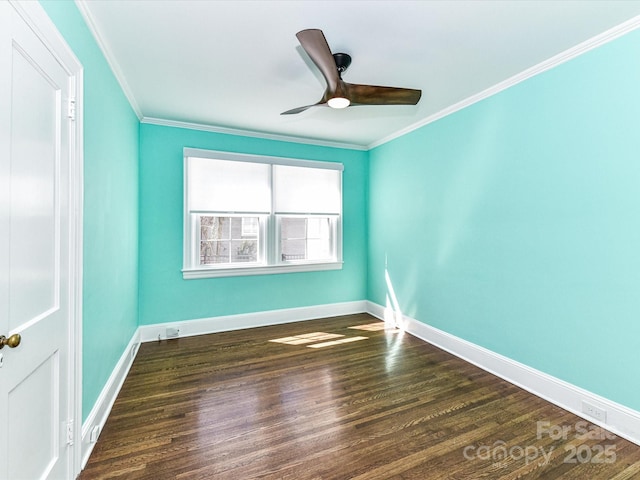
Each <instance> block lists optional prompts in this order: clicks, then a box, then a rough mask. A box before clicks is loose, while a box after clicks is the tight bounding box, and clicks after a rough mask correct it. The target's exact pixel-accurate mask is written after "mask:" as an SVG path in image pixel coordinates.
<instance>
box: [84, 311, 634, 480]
mask: <svg viewBox="0 0 640 480" xmlns="http://www.w3.org/2000/svg"><path fill="white" fill-rule="evenodd" d="M374 322H376V320H375V319H374V318H372V317H371V316H369V315H366V314H359V315H350V316H344V317H336V318H330V319H322V320H315V321H312V322H299V323H291V324H285V325H279V326H273V327H262V328H256V329H251V330H243V331H233V332H225V333H219V334H213V335H203V336H198V337H189V338H180V339H177V340H170V341H163V342H154V343H146V344H143V345H141V346H140V350H139V353H138V356H137V358H136V360H135V362H134V365H133V366H132V368H131V371H130V373H129V376H128V377H127V379H126V381H125V383H124V385H123V388H122V390H121V392H120V394H119V396H118V399H117V400H116V402H115V404H114V406H113V410H112V412H111V415H110V416H109V419H108V421H107V423H106V425H105V428H104V431H103V432H102V435H101V436H100V439H99V440H98V443H97V444H96V446H95V448H94V451H93V453H92V455H91V458H90V459H89V462H88V464H87V466H86V468H85V470H84V471H83V472H82V474H81V476H80V479H81V480H88V479H107V478H120V479H153V480H164V479H185V480H186V479H188V480H195V479H222V480H226V479H232V480H237V479H242V480H245V479H295V480H318V479H321V480H332V479H336V480H344V479H360V480H365V479H366V480H376V479H381V480H401V479H402V480H406V479H421V480H424V479H429V480H431V479H461V480H463V479H464V480H466V479H479V478H488V479H519V478H526V479H546V478H549V479H555V478H563V479H565V478H566V479H591V480H599V479H603V480H604V479H606V480H610V479H616V480H628V479H640V447H639V446H637V445H635V444H633V443H630V442H628V441H626V440H624V439H621V438H606V437H604V438H591V439H585V438H581V437H579V436H578V435H576V426H578V425H580V426H588V427H589V428H595V426H593V425H590V424H588V422H585V421H584V420H583V419H580V418H578V417H576V416H574V415H572V414H570V413H568V412H566V411H565V410H562V409H561V408H558V407H556V406H555V405H552V404H550V403H548V402H545V401H544V400H542V399H540V398H538V397H536V396H534V395H531V394H529V393H528V392H525V391H524V390H522V389H520V388H518V387H516V386H515V385H512V384H510V383H508V382H505V381H503V380H500V379H498V378H497V377H495V376H493V375H490V374H488V373H486V372H484V371H482V370H480V369H479V368H477V367H475V366H473V365H471V364H468V363H466V362H464V361H462V360H460V359H458V358H456V357H453V356H452V355H450V354H448V353H446V352H443V351H442V350H439V349H437V348H435V347H433V346H431V345H428V344H426V343H424V342H422V341H421V340H419V339H416V338H414V337H412V336H410V335H408V334H404V333H402V332H399V331H391V330H376V329H375V328H374V329H370V328H369V327H368V328H369V329H366V328H365V329H352V328H350V327H353V326H358V325H365V324H371V323H374ZM318 332H321V333H324V334H328V336H327V337H323V336H322V335H321V334H318ZM311 333H314V336H313V338H315V339H316V340H314V341H312V342H309V343H298V341H299V339H294V341H293V343H298V344H287V343H280V342H272V341H270V340H274V339H283V338H285V337H292V336H297V335H306V334H311ZM356 337H365V339H360V340H359V339H357V338H356ZM309 338H312V337H311V336H307V337H303V341H306V340H305V339H309ZM340 339H347V342H345V343H338V344H330V345H328V346H321V347H320V348H309V346H310V345H315V346H317V344H320V343H323V342H331V341H332V340H340ZM537 422H547V425H548V426H550V427H559V428H562V427H565V429H567V431H569V432H571V433H570V434H568V435H566V438H554V437H553V436H552V435H549V434H548V432H546V433H545V432H543V433H542V434H541V433H540V431H539V428H538V423H537ZM579 422H582V423H579ZM605 449H606V450H605ZM605 451H606V452H608V456H605V454H604V452H605ZM572 452H574V453H577V455H576V454H574V455H573V456H572Z"/></svg>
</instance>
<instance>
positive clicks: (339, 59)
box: [333, 53, 351, 74]
mask: <svg viewBox="0 0 640 480" xmlns="http://www.w3.org/2000/svg"><path fill="white" fill-rule="evenodd" d="M333 59H334V60H335V61H336V67H337V68H338V72H339V73H341V74H342V73H343V72H344V71H345V70H346V69H347V68H349V65H351V56H350V55H348V54H346V53H334V54H333Z"/></svg>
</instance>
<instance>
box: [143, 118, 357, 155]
mask: <svg viewBox="0 0 640 480" xmlns="http://www.w3.org/2000/svg"><path fill="white" fill-rule="evenodd" d="M140 123H146V124H149V125H159V126H161V127H176V128H186V129H187V130H201V131H203V132H213V133H222V134H225V135H237V136H240V137H251V138H262V139H265V140H277V141H280V142H289V143H303V144H305V145H316V146H319V147H331V148H344V149H347V150H361V151H367V150H369V148H368V147H366V146H365V145H359V144H356V143H346V142H334V141H331V140H320V139H313V138H306V137H296V136H294V135H282V134H276V133H266V132H258V131H254V130H243V129H239V128H228V127H219V126H215V125H205V124H203V123H192V122H180V121H177V120H166V119H163V118H154V117H142V118H141V119H140Z"/></svg>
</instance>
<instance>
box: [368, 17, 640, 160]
mask: <svg viewBox="0 0 640 480" xmlns="http://www.w3.org/2000/svg"><path fill="white" fill-rule="evenodd" d="M638 28H640V15H638V16H636V17H633V18H631V19H629V20H627V21H626V22H624V23H621V24H620V25H617V26H615V27H613V28H610V29H609V30H606V31H604V32H602V33H601V34H599V35H596V36H595V37H592V38H590V39H589V40H586V41H584V42H582V43H579V44H578V45H576V46H575V47H571V48H569V49H568V50H565V51H564V52H561V53H559V54H557V55H554V56H553V57H551V58H549V59H548V60H545V61H543V62H540V63H538V64H537V65H534V66H533V67H531V68H528V69H526V70H524V71H522V72H520V73H518V74H516V75H514V76H512V77H509V78H507V79H506V80H503V81H502V82H499V83H497V84H495V85H493V86H492V87H489V88H487V89H486V90H483V91H481V92H479V93H476V94H475V95H471V96H470V97H467V98H466V99H464V100H461V101H460V102H458V103H454V104H453V105H451V106H449V107H447V108H444V109H442V110H440V111H439V112H437V113H434V114H433V115H429V116H428V117H426V118H424V119H422V120H420V121H419V122H416V123H414V124H412V125H409V126H408V127H405V128H403V129H401V130H398V131H397V132H395V133H392V134H391V135H388V136H386V137H384V138H382V139H380V140H378V141H376V142H373V143H371V144H369V145H368V146H367V150H372V149H374V148H376V147H379V146H380V145H383V144H385V143H388V142H390V141H391V140H395V139H396V138H399V137H402V136H403V135H406V134H407V133H410V132H412V131H414V130H417V129H419V128H421V127H424V126H425V125H428V124H430V123H433V122H435V121H437V120H440V119H441V118H444V117H446V116H448V115H451V114H452V113H455V112H457V111H459V110H462V109H464V108H467V107H469V106H471V105H473V104H474V103H477V102H480V101H482V100H484V99H485V98H489V97H491V96H493V95H496V94H497V93H500V92H502V91H503V90H506V89H507V88H510V87H513V86H514V85H517V84H518V83H521V82H524V81H525V80H528V79H529V78H532V77H535V76H536V75H539V74H541V73H543V72H546V71H547V70H550V69H552V68H554V67H557V66H558V65H561V64H563V63H565V62H568V61H569V60H572V59H573V58H576V57H578V56H580V55H582V54H584V53H587V52H588V51H590V50H593V49H594V48H597V47H599V46H601V45H604V44H606V43H608V42H610V41H612V40H615V39H616V38H619V37H621V36H623V35H625V34H627V33H629V32H631V31H633V30H636V29H638Z"/></svg>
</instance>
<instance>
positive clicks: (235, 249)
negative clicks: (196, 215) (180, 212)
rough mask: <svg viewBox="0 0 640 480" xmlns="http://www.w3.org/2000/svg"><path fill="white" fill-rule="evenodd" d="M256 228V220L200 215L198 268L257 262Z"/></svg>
mask: <svg viewBox="0 0 640 480" xmlns="http://www.w3.org/2000/svg"><path fill="white" fill-rule="evenodd" d="M245 225H248V226H249V231H248V232H247V231H246V229H245V228H244V226H245ZM259 225H260V219H259V218H258V217H220V216H214V215H200V265H215V264H223V263H231V264H233V263H247V262H258V261H259V260H260V259H259V252H260V243H259V242H260V235H259V232H260V228H259Z"/></svg>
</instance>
